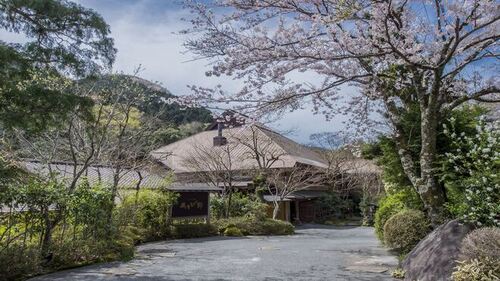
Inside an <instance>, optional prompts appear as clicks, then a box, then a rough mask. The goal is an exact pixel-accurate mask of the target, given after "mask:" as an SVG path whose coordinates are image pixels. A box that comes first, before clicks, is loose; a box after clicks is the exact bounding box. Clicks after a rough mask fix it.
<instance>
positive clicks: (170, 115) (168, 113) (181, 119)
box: [84, 74, 213, 126]
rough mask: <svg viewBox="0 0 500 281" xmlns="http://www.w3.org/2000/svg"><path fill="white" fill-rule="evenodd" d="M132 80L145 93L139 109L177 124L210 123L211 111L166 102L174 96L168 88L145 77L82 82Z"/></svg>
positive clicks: (110, 77)
mask: <svg viewBox="0 0 500 281" xmlns="http://www.w3.org/2000/svg"><path fill="white" fill-rule="evenodd" d="M123 82H132V83H131V84H134V85H139V87H144V88H143V90H144V91H145V92H146V93H147V94H146V95H145V97H146V98H145V99H144V101H143V102H142V104H140V105H139V106H138V107H139V109H140V110H141V111H142V112H144V113H146V114H150V115H157V117H158V118H159V119H160V120H162V121H165V122H166V123H170V124H173V125H175V126H179V125H182V124H188V123H191V122H201V123H210V122H212V120H213V118H212V113H211V112H210V111H209V110H207V109H205V108H185V107H182V106H181V105H179V104H178V103H171V104H170V103H167V100H168V99H171V98H175V97H176V96H175V95H174V94H172V93H171V92H170V91H169V90H168V89H166V88H164V87H162V86H161V85H159V84H157V83H153V82H151V81H148V80H146V79H143V78H140V77H137V76H132V75H124V74H113V75H105V76H101V77H98V78H96V77H93V78H88V79H86V81H85V82H84V83H92V84H93V85H97V86H98V87H99V85H100V86H102V87H110V86H112V85H113V84H118V83H123Z"/></svg>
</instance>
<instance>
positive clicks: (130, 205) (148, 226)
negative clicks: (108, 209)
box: [117, 189, 178, 241]
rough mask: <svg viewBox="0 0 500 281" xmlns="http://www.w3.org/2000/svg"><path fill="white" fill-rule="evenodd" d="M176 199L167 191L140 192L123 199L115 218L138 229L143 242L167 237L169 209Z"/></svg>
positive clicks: (173, 194) (175, 196)
mask: <svg viewBox="0 0 500 281" xmlns="http://www.w3.org/2000/svg"><path fill="white" fill-rule="evenodd" d="M177 197H178V196H177V194H175V193H172V192H167V191H157V190H144V189H143V190H140V191H139V192H138V193H133V194H130V195H128V196H126V197H125V199H123V202H122V203H121V204H120V206H119V207H118V209H117V218H118V220H119V221H121V222H123V223H129V224H131V225H132V226H134V227H136V228H137V229H140V231H141V232H142V236H143V238H142V240H143V241H150V240H158V239H161V238H165V237H168V235H169V219H170V217H169V214H170V209H171V207H172V205H173V204H174V203H175V201H176V200H177Z"/></svg>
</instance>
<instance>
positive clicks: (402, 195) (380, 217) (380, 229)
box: [374, 187, 422, 241]
mask: <svg viewBox="0 0 500 281" xmlns="http://www.w3.org/2000/svg"><path fill="white" fill-rule="evenodd" d="M421 208H422V202H421V201H420V198H419V196H418V194H417V193H416V192H415V191H413V189H412V188H411V187H407V188H405V189H403V190H401V191H399V192H397V193H394V194H390V195H388V196H386V197H384V198H382V199H381V200H380V201H379V207H378V209H377V211H376V212H375V223H374V227H375V233H376V234H377V237H378V238H379V239H380V241H384V225H385V223H386V221H387V220H388V219H389V218H390V217H391V216H393V215H395V214H397V213H398V212H401V211H403V210H405V209H415V210H419V209H421Z"/></svg>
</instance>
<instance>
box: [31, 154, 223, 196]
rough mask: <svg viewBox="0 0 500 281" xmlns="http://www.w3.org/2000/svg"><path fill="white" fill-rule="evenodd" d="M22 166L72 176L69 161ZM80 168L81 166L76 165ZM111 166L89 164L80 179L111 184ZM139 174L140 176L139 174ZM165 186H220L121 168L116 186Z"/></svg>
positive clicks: (63, 178) (202, 188)
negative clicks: (188, 181)
mask: <svg viewBox="0 0 500 281" xmlns="http://www.w3.org/2000/svg"><path fill="white" fill-rule="evenodd" d="M21 165H22V166H24V167H25V168H26V170H28V171H29V172H31V173H34V174H38V175H41V176H45V177H47V176H49V175H50V174H52V175H54V176H55V177H56V178H57V179H58V180H61V181H64V182H66V183H68V184H69V182H70V181H71V180H72V178H73V167H74V166H73V165H71V164H69V163H63V162H57V163H49V164H47V163H42V162H39V161H23V162H22V163H21ZM77 168H78V169H81V166H78V167H77ZM113 174H114V170H113V167H110V166H98V165H94V166H90V167H88V168H87V170H86V171H85V172H84V174H83V176H82V180H83V179H84V178H85V179H87V180H88V182H89V183H90V184H92V185H95V184H103V185H111V184H112V183H113ZM139 174H140V175H141V176H142V180H141V177H140V176H139ZM138 184H139V188H152V189H156V188H166V189H169V190H173V191H219V190H220V188H218V187H216V186H213V185H210V184H207V183H179V182H173V183H172V182H170V180H169V174H168V171H166V170H161V169H149V170H148V169H141V170H132V169H123V170H122V172H121V173H120V180H119V184H118V186H119V187H120V188H136V187H137V185H138Z"/></svg>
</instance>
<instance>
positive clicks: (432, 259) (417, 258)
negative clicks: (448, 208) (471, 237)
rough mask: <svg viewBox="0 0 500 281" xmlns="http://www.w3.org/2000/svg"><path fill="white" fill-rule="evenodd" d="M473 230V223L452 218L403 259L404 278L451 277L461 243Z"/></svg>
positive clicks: (433, 279)
mask: <svg viewBox="0 0 500 281" xmlns="http://www.w3.org/2000/svg"><path fill="white" fill-rule="evenodd" d="M472 229H473V227H472V226H471V225H467V224H463V223H460V222H459V221H457V220H452V221H449V222H447V223H445V224H443V225H441V226H439V227H438V228H436V229H435V230H434V231H432V232H431V233H429V234H428V235H427V236H426V237H425V238H424V239H422V240H421V241H420V242H419V243H418V244H417V246H415V248H414V249H413V250H412V251H411V252H410V253H409V254H408V256H407V257H406V258H405V260H404V261H403V264H402V267H403V270H404V271H405V279H404V280H407V281H415V280H418V281H438V280H439V281H446V280H451V273H452V272H453V268H454V267H455V266H456V260H457V259H458V256H459V253H460V244H461V243H462V240H463V239H464V237H465V236H466V235H467V234H468V233H469V232H470V231H471V230H472Z"/></svg>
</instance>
